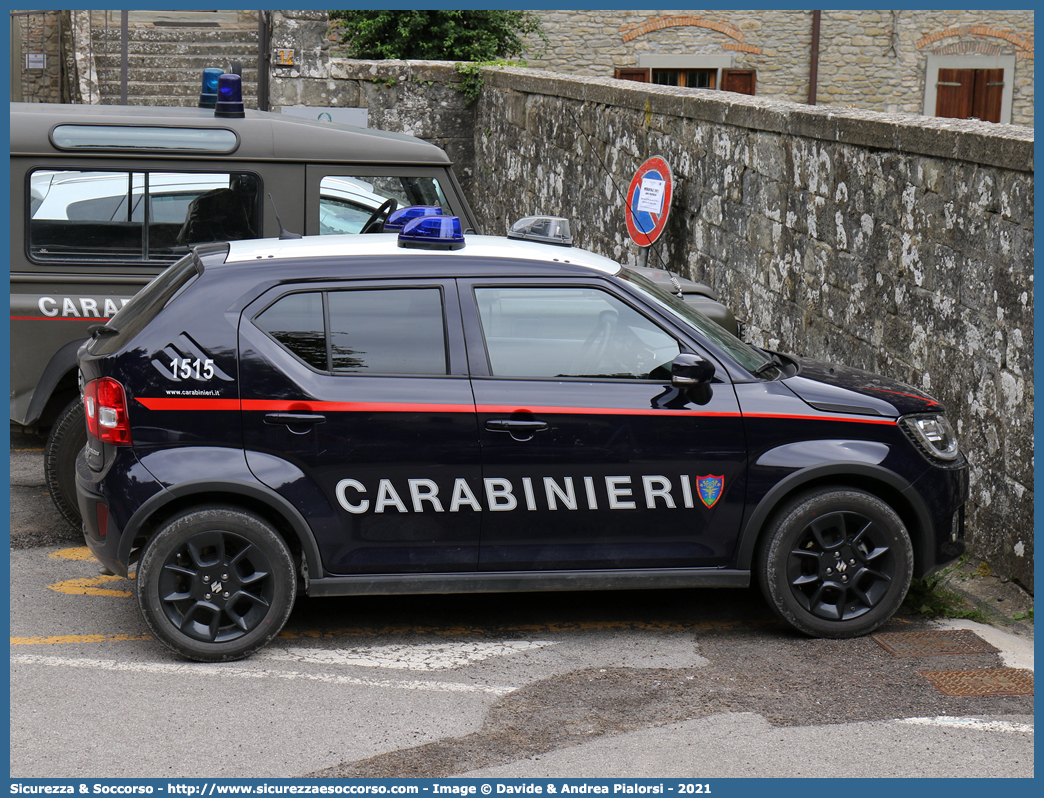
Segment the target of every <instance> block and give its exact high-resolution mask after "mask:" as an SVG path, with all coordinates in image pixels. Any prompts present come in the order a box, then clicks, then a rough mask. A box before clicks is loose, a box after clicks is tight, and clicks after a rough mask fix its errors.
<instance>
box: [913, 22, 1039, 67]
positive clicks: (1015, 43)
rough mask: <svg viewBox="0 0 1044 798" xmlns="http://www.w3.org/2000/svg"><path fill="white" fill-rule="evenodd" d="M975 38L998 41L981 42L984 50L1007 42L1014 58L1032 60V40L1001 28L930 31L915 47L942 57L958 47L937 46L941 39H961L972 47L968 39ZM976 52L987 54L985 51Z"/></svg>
mask: <svg viewBox="0 0 1044 798" xmlns="http://www.w3.org/2000/svg"><path fill="white" fill-rule="evenodd" d="M971 36H975V37H978V38H979V39H980V40H981V39H983V38H987V39H998V40H1000V41H998V42H997V43H996V44H993V45H988V44H986V43H985V42H983V45H984V47H985V48H989V49H990V50H992V48H998V50H999V48H1001V47H1003V45H1002V44H1001V42H1007V44H1008V45H1010V46H1011V47H1014V48H1015V56H1016V58H1019V59H1026V58H1033V39H1032V38H1031V37H1029V36H1023V35H1021V34H1018V33H1015V31H1010V30H1004V29H1002V28H994V27H992V26H991V25H961V26H960V27H957V28H946V29H945V30H938V31H932V32H931V33H929V34H927V35H925V36H924V38H922V39H921V40H920V41H919V42H917V44H916V45H915V46H916V47H917V49H918V50H924V49H927V50H928V52H930V53H932V54H933V55H944V54H946V53H947V52H952V51H953V50H952V48H954V47H955V46H957V45H958V43H955V42H947V43H945V44H938V42H942V40H943V39H963V40H964V41H965V46H972V43H971V42H968V41H967V40H968V37H971ZM978 52H983V53H985V52H987V50H986V49H983V50H980V51H978Z"/></svg>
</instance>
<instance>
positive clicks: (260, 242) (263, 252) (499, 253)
mask: <svg viewBox="0 0 1044 798" xmlns="http://www.w3.org/2000/svg"><path fill="white" fill-rule="evenodd" d="M464 241H465V245H464V246H463V247H462V248H461V249H456V250H437V249H424V250H420V249H412V248H404V247H400V246H399V243H398V235H397V234H396V233H367V234H366V235H336V236H330V235H326V236H305V237H304V238H296V239H287V240H280V239H278V238H262V239H253V240H249V241H232V242H230V244H229V253H228V257H227V258H226V259H225V262H226V263H242V262H245V261H252V260H272V259H284V258H333V257H337V256H344V255H347V256H351V257H360V256H362V257H365V256H381V255H403V254H407V253H410V252H413V253H416V252H423V253H424V256H425V257H432V258H450V259H457V258H489V257H497V258H516V259H522V260H532V261H543V262H548V263H553V262H557V263H568V264H572V265H574V266H586V267H587V268H590V269H595V270H596V271H599V272H602V273H603V274H616V273H617V272H619V271H620V268H621V267H620V264H619V263H617V262H616V261H614V260H610V259H609V258H606V257H603V256H602V255H597V254H595V253H594V252H588V251H587V250H585V249H576V248H575V247H563V246H557V245H555V244H542V243H538V242H534V241H519V240H516V239H511V238H505V237H503V236H480V235H465V236H464Z"/></svg>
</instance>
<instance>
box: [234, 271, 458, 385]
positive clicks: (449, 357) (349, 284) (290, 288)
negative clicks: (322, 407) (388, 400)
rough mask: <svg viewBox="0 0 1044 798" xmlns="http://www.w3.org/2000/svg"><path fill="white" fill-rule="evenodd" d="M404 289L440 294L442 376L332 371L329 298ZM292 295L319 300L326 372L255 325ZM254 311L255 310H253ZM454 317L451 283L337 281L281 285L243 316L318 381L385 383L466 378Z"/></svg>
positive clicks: (429, 281) (265, 295) (269, 292)
mask: <svg viewBox="0 0 1044 798" xmlns="http://www.w3.org/2000/svg"><path fill="white" fill-rule="evenodd" d="M406 289H435V290H438V291H439V300H440V302H441V306H442V330H443V348H444V353H445V369H446V370H445V372H444V373H438V374H431V373H420V374H418V373H405V372H384V371H382V372H372V373H351V372H344V371H334V370H333V368H332V366H333V362H332V354H331V346H332V339H331V326H330V308H329V299H328V295H329V294H330V293H335V292H344V291H374V290H406ZM294 294H320V295H321V297H322V307H323V337H324V340H325V341H326V369H317V368H316V367H315V366H313V365H312V364H311V363H308V362H307V361H306V360H304V359H303V358H301V357H300V356H298V355H297V354H296V353H295V352H294V351H292V350H291V349H289V348H288V347H287V346H286V345H284V344H283V343H282V342H281V341H280V340H279V339H278V338H276V337H275V336H273V335H272V334H271V333H270V332H269V331H268V330H266V329H265V328H264V327H262V326H261V325H260V324H259V323H258V319H259V317H260V316H261V315H263V314H264V313H265V312H266V311H268V310H269V309H270V308H272V307H274V306H275V305H276V304H278V303H279V302H280V301H282V300H283V299H285V298H286V297H288V296H292V295H294ZM255 308H256V309H255ZM454 316H456V318H457V319H458V321H459V316H460V309H459V303H458V302H457V294H456V289H455V286H454V285H453V281H452V279H449V280H445V279H433V280H425V279H419V280H416V279H415V280H411V279H403V280H390V281H389V280H381V281H375V280H372V279H370V280H366V279H362V280H337V281H329V280H325V281H321V282H315V283H295V284H287V285H281V286H278V287H277V288H274V289H271V290H269V291H267V292H265V293H264V294H262V295H261V296H259V297H258V298H257V299H255V300H254V301H253V302H251V303H250V305H249V306H248V307H247V309H246V310H245V312H244V317H245V318H246V319H247V320H249V322H250V325H251V326H252V327H253V328H254V329H256V330H257V331H258V332H259V333H261V335H263V336H265V337H266V338H267V339H268V340H270V341H271V342H272V344H273V345H274V346H276V347H278V350H279V351H280V352H281V353H282V354H283V355H285V356H286V357H289V358H292V359H293V361H294V362H295V363H297V364H299V365H300V366H302V367H304V368H306V369H308V371H309V372H311V373H312V374H316V375H319V376H321V377H328V378H331V379H388V378H397V377H403V378H408V379H447V378H459V377H467V376H468V374H467V365H466V357H465V355H464V351H465V350H464V336H463V332H462V330H461V329H460V326H459V323H458V324H455V323H454Z"/></svg>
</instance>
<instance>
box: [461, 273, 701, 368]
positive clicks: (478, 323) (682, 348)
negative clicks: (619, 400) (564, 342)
mask: <svg viewBox="0 0 1044 798" xmlns="http://www.w3.org/2000/svg"><path fill="white" fill-rule="evenodd" d="M479 289H498V290H507V289H530V290H539V289H582V290H594V291H601V292H602V293H604V294H606V295H608V296H610V297H612V298H613V299H615V300H616V301H617V302H619V303H620V304H621V305H623V306H624V307H627V308H630V309H631V310H632V311H633V312H634V313H636V314H638V315H639V316H641V317H642V318H643V319H645V320H646V321H647V322H648V323H649V324H651V325H652V326H654V327H655V328H657V329H658V330H659V331H660V332H662V333H663V334H664V335H666V336H667V337H669V338H670V339H671V340H673V341H674V343H675V345H676V346H677V347H678V352H679V353H682V352H685V353H688V352H692V351H693V349H692V347H691V345H690V343H689V342H688V341H686V340H685V338H684V337H683V336H680V335H679V334H678V330H676V329H674V326H673V325H671V324H668V323H665V321H664V319H662V318H660V317H659V316H658V315H657V314H655V313H650V312H649V311H648V310H647V309H646V308H644V307H643V306H642V305H640V304H637V303H635V302H633V301H631V297H630V295H629V294H628V293H625V292H621V291H614V290H612V286H611V285H607V284H606V283H604V282H601V281H591V282H586V281H583V280H562V279H554V280H549V279H546V278H526V279H523V278H518V279H510V278H504V279H497V278H476V279H473V280H469V281H468V282H467V284H466V285H465V286H463V287H462V290H461V294H462V295H463V296H466V297H467V298H468V299H467V302H466V303H464V304H465V305H467V307H468V312H467V313H466V314H465V328H466V330H467V334H468V339H469V344H471V345H469V347H468V357H469V361H470V366H471V376H472V378H473V379H490V380H509V381H527V382H531V381H536V382H570V383H581V382H583V383H590V382H609V383H624V384H628V385H629V384H641V383H653V384H663V383H664V380H663V379H662V378H644V379H643V378H635V377H622V376H618V375H609V376H604V377H593V376H549V377H543V376H533V375H529V376H513V375H499V374H495V373H494V371H493V366H492V363H491V361H490V357H489V349H488V344H487V341H486V335H485V329H484V326H483V323H482V312H481V310H480V306H479V299H478V296H477V294H476V291H478V290H479ZM469 317H470V318H469ZM667 381H668V382H669V379H668V380H667Z"/></svg>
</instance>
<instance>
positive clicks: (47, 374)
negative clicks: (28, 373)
mask: <svg viewBox="0 0 1044 798" xmlns="http://www.w3.org/2000/svg"><path fill="white" fill-rule="evenodd" d="M86 341H87V339H86V338H84V339H82V340H78V341H69V343H67V344H65V345H63V346H62V347H61V349H59V350H58V351H57V352H55V353H54V354H53V355H52V356H51V359H50V360H49V361H48V362H47V366H46V367H45V368H44V370H43V374H41V375H40V379H39V381H37V383H36V387H35V388H34V389H33V398H32V399H31V400H30V401H29V409H28V410H27V411H26V417H25V421H23V422H22V424H25V425H27V426H28V425H29V424H35V423H36V422H37V421H39V420H40V419H41V418H42V417H43V414H44V411H45V410H46V409H47V403H48V402H50V401H51V397H52V396H53V395H54V392H55V391H56V390H57V388H58V386H59V385H60V384H61V382H62V380H63V379H65V378H66V376H68V374H69V373H70V372H72V373H73V374H75V372H76V352H77V351H78V350H79V348H80V347H81V346H83V344H84V343H85V342H86ZM74 387H75V384H74Z"/></svg>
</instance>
